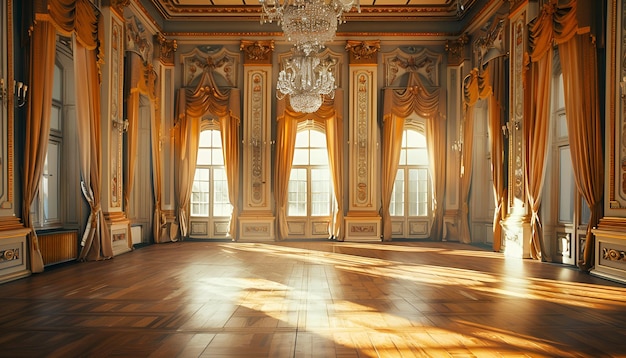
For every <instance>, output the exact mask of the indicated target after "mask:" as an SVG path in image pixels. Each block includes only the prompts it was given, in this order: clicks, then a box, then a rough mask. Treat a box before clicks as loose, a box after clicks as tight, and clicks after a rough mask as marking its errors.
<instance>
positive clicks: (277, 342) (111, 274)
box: [0, 242, 626, 358]
mask: <svg viewBox="0 0 626 358" xmlns="http://www.w3.org/2000/svg"><path fill="white" fill-rule="evenodd" d="M0 312H1V313H2V314H1V315H0V356H7V357H346V358H347V357H608V356H615V357H617V356H626V287H625V286H624V285H621V284H616V283H612V282H609V281H606V280H603V279H599V278H596V277H593V276H589V275H587V274H584V273H581V272H579V271H578V270H577V269H575V268H570V267H564V266H559V265H552V264H546V263H540V262H536V261H531V260H518V259H505V258H503V256H502V255H501V254H499V253H492V252H489V251H485V250H482V249H479V248H476V247H473V246H468V245H462V244H458V243H433V242H396V243H390V244H375V243H374V244H372V243H367V244H366V243H340V242H284V243H242V242H240V243H232V242H179V243H172V244H160V245H152V246H148V247H144V248H141V249H138V250H135V251H133V252H131V253H128V254H124V255H121V256H118V257H116V258H114V259H112V260H109V261H103V262H86V263H76V264H71V265H65V266H63V267H58V268H52V269H48V270H47V271H46V272H44V273H41V274H35V275H32V276H31V277H28V278H25V279H21V280H18V281H14V282H9V283H6V284H3V285H0Z"/></svg>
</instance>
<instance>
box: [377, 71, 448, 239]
mask: <svg viewBox="0 0 626 358" xmlns="http://www.w3.org/2000/svg"><path fill="white" fill-rule="evenodd" d="M442 94H443V91H441V90H440V89H439V88H435V89H429V88H427V87H426V86H424V84H423V83H422V81H421V80H420V78H419V75H418V74H417V73H416V72H411V73H410V74H409V81H408V84H407V88H404V89H394V88H386V89H385V90H384V99H383V101H384V102H383V103H384V108H383V121H384V123H383V138H382V142H383V149H382V151H383V152H382V172H383V177H382V180H381V181H382V183H381V185H382V208H381V210H382V217H383V240H384V241H390V240H391V233H392V230H391V215H390V214H389V205H390V204H391V193H392V192H393V185H394V182H395V178H396V174H397V171H398V161H399V160H400V149H401V145H402V141H401V139H402V132H403V130H404V122H405V119H406V118H408V117H409V116H410V115H411V114H413V113H416V114H417V115H419V116H420V117H422V118H425V119H426V120H427V125H426V141H427V146H428V152H429V166H430V175H431V179H432V182H433V202H434V204H433V205H434V206H433V215H434V217H433V223H432V227H431V230H430V237H431V238H432V239H435V240H441V235H442V232H443V198H444V191H445V163H446V159H445V155H446V129H445V123H444V121H443V120H442V118H441V117H440V115H439V104H440V102H441V96H442Z"/></svg>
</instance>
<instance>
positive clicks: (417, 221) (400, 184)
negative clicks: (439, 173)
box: [389, 123, 432, 238]
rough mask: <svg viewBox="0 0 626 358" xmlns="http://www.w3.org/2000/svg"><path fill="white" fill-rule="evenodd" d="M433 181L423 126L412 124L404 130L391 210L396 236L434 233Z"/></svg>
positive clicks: (410, 236) (416, 236)
mask: <svg viewBox="0 0 626 358" xmlns="http://www.w3.org/2000/svg"><path fill="white" fill-rule="evenodd" d="M431 212H432V184H431V179H430V173H429V169H428V149H427V147H426V136H425V135H424V130H423V128H420V127H418V126H415V125H413V124H411V123H407V124H406V125H405V128H404V131H403V132H402V146H401V149H400V160H399V163H398V171H397V173H396V180H395V183H394V186H393V192H392V194H391V203H390V205H389V213H390V215H391V217H392V219H391V220H392V227H393V229H392V235H393V237H396V238H426V237H428V236H429V234H430V226H431V225H430V222H431Z"/></svg>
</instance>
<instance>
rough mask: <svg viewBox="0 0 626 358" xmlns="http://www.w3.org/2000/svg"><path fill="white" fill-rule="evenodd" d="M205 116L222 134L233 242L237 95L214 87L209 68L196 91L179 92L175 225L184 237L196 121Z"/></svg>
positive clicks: (197, 133)
mask: <svg viewBox="0 0 626 358" xmlns="http://www.w3.org/2000/svg"><path fill="white" fill-rule="evenodd" d="M207 113H210V114H212V115H214V116H216V117H217V118H218V121H219V123H220V130H221V131H222V133H221V136H222V145H223V148H224V149H223V150H224V167H225V169H226V176H227V178H226V179H227V180H228V192H229V200H230V204H231V205H232V207H233V212H232V216H231V220H230V230H229V233H230V235H231V236H232V238H233V239H236V234H237V233H236V228H237V217H238V214H239V205H238V195H239V166H240V165H239V145H238V144H239V124H240V95H239V90H238V89H236V88H227V89H220V88H218V87H217V84H216V83H215V80H214V78H213V74H212V68H211V67H208V68H206V69H205V71H204V72H203V74H202V76H201V78H200V81H199V82H198V85H197V86H196V88H183V89H181V90H180V91H179V100H178V123H177V125H176V126H177V128H178V129H177V133H178V136H177V139H178V140H177V142H176V146H177V150H178V151H179V154H180V156H179V169H180V170H178V171H177V174H178V195H179V196H178V210H179V225H180V228H181V233H182V234H183V237H184V236H186V235H187V232H188V230H187V220H188V217H187V208H188V206H189V199H190V196H191V186H192V184H193V179H194V175H195V167H196V159H197V155H198V141H199V137H200V120H201V118H202V116H204V115H205V114H207ZM224 131H226V132H227V133H225V132H224ZM225 136H227V137H225Z"/></svg>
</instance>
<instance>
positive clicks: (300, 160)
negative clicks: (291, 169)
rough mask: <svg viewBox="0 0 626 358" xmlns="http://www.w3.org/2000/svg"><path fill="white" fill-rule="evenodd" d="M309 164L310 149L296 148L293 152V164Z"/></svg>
mask: <svg viewBox="0 0 626 358" xmlns="http://www.w3.org/2000/svg"><path fill="white" fill-rule="evenodd" d="M307 164H309V150H308V149H298V148H296V149H295V150H294V152H293V165H307Z"/></svg>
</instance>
